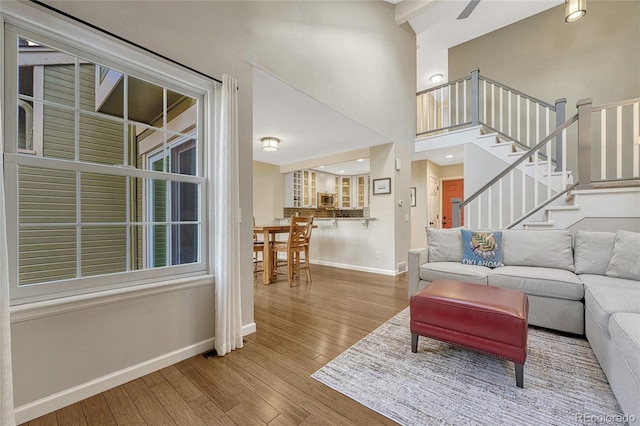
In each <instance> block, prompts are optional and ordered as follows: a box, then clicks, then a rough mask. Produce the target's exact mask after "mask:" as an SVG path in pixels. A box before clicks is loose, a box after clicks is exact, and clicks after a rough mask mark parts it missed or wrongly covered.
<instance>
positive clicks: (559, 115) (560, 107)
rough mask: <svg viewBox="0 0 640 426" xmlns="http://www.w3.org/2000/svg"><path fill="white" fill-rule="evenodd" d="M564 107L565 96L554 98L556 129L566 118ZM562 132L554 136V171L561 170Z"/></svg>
mask: <svg viewBox="0 0 640 426" xmlns="http://www.w3.org/2000/svg"><path fill="white" fill-rule="evenodd" d="M566 107H567V98H561V99H558V100H556V129H557V128H558V127H560V126H562V124H564V121H565V120H566V117H565V115H566V112H565V111H566ZM562 150H563V146H562V132H561V133H559V134H558V136H556V172H561V171H562V167H563V166H564V164H562Z"/></svg>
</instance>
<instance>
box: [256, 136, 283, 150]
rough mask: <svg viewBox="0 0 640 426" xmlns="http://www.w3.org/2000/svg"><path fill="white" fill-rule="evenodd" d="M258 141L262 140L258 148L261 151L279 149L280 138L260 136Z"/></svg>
mask: <svg viewBox="0 0 640 426" xmlns="http://www.w3.org/2000/svg"><path fill="white" fill-rule="evenodd" d="M260 142H262V145H261V146H260V148H262V150H263V151H277V150H279V149H280V139H278V138H271V137H269V138H262V139H260Z"/></svg>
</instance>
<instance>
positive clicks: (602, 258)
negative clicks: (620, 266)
mask: <svg viewBox="0 0 640 426" xmlns="http://www.w3.org/2000/svg"><path fill="white" fill-rule="evenodd" d="M615 241H616V234H615V233H614V232H595V231H582V230H579V231H576V235H575V240H574V244H573V258H574V263H575V267H576V274H598V275H605V273H606V272H607V267H608V266H609V261H610V260H611V255H612V253H613V244H614V243H615Z"/></svg>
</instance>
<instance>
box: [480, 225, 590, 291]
mask: <svg viewBox="0 0 640 426" xmlns="http://www.w3.org/2000/svg"><path fill="white" fill-rule="evenodd" d="M530 232H534V231H530ZM488 283H489V285H493V286H496V287H506V288H511V289H514V290H519V291H522V292H524V293H527V294H530V295H533V296H544V297H553V298H556V299H566V300H582V298H583V297H584V286H583V285H582V281H580V278H578V276H577V275H575V274H574V273H572V272H569V271H566V270H564V269H553V268H539V267H533V266H504V267H502V268H496V269H492V270H491V273H490V274H489V278H488Z"/></svg>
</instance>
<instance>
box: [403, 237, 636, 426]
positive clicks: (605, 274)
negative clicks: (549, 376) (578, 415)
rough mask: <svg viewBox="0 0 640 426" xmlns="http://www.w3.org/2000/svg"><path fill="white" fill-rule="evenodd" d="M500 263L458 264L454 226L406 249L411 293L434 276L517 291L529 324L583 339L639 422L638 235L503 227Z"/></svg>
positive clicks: (459, 251)
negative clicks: (525, 300) (526, 298)
mask: <svg viewBox="0 0 640 426" xmlns="http://www.w3.org/2000/svg"><path fill="white" fill-rule="evenodd" d="M500 232H501V233H502V242H501V245H502V263H503V264H504V266H501V267H497V268H488V267H486V266H479V265H473V264H463V263H462V258H463V252H464V245H463V240H462V236H461V230H460V229H432V228H427V247H423V248H418V249H412V250H410V251H409V259H408V267H409V270H408V280H409V296H411V295H412V294H413V293H415V292H417V291H418V290H420V289H422V288H423V287H424V286H426V285H428V284H429V283H431V282H432V281H435V280H437V279H454V280H459V281H466V282H473V283H478V284H484V285H492V286H496V287H507V288H512V289H515V290H520V291H522V292H524V293H526V294H527V295H528V296H529V324H531V325H536V326H540V327H545V328H550V329H555V330H559V331H563V332H569V333H575V334H585V335H586V337H587V339H588V341H589V344H590V345H591V347H592V349H593V351H594V353H595V355H596V357H597V359H598V361H599V362H600V365H601V366H602V369H603V371H604V372H605V374H606V375H607V378H608V380H609V383H610V384H611V388H612V389H613V392H614V394H615V395H616V398H617V399H618V402H619V403H620V405H621V407H622V409H623V410H624V412H625V414H628V415H633V416H635V418H637V419H640V234H638V233H634V232H626V231H618V232H616V233H613V232H595V231H576V232H575V233H572V232H570V231H567V230H551V231H522V230H502V231H500Z"/></svg>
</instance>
